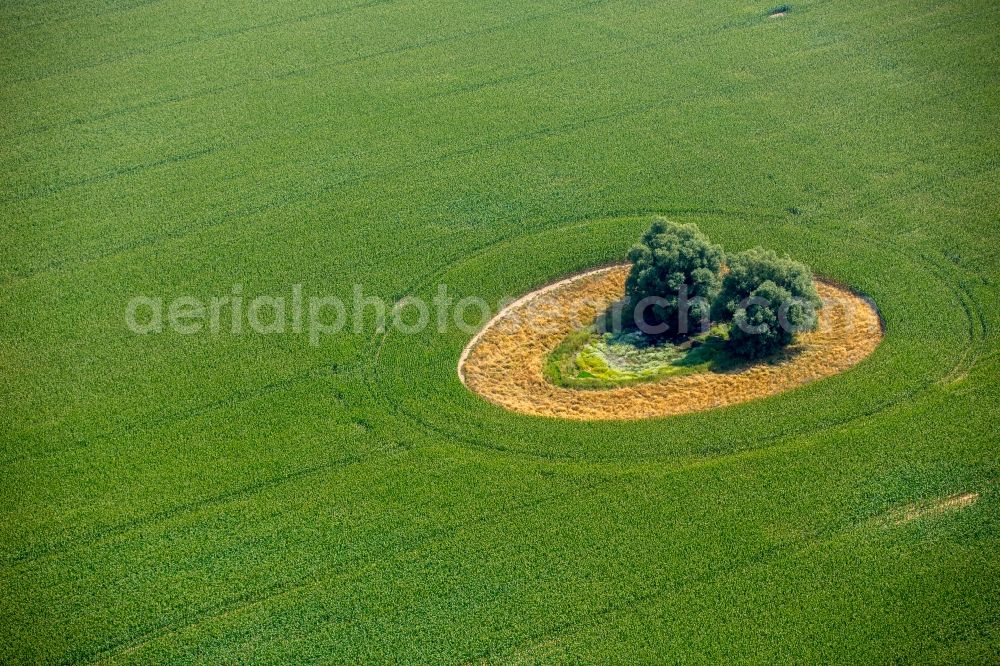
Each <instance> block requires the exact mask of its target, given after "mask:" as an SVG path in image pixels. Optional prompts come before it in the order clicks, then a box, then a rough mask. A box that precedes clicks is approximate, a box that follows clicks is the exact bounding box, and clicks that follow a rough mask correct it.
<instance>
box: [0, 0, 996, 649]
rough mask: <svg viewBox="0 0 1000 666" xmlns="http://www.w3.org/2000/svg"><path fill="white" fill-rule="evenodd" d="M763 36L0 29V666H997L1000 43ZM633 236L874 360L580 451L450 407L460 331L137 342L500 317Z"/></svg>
mask: <svg viewBox="0 0 1000 666" xmlns="http://www.w3.org/2000/svg"><path fill="white" fill-rule="evenodd" d="M215 5H218V6H215ZM772 7H774V5H770V4H754V3H749V4H746V3H743V4H741V3H731V2H692V1H690V0H678V1H675V2H670V3H668V2H647V1H643V0H586V1H584V0H536V1H535V2H520V3H496V2H481V1H479V0H472V1H467V2H449V1H447V0H369V1H364V0H362V1H360V2H354V3H353V4H352V3H351V0H327V1H326V2H320V1H319V0H289V1H288V2H282V3H264V2H260V3H250V2H245V1H244V2H230V3H205V2H195V1H193V0H77V1H76V2H68V1H66V0H49V1H43V0H9V1H8V2H5V3H3V5H2V7H0V35H2V36H0V45H2V46H0V58H2V63H3V67H2V69H0V88H2V90H3V92H2V93H0V134H2V136H3V147H4V150H3V152H2V157H0V169H2V176H0V200H2V201H3V205H2V208H0V210H2V218H3V227H2V228H3V232H2V234H3V236H2V239H3V242H2V243H0V395H2V404H0V419H2V420H0V436H2V451H0V464H2V467H3V471H2V481H0V487H2V497H0V499H2V509H0V512H2V513H0V568H2V574H0V590H2V594H0V627H2V629H0V662H2V663H143V664H146V663H178V662H182V663H183V662H195V661H196V662H202V663H209V664H213V663H219V662H241V663H242V662H255V663H273V662H331V661H333V662H346V663H383V662H420V663H427V662H432V663H449V662H453V663H467V662H479V661H489V662H499V663H522V662H529V663H532V662H585V663H594V662H597V663H604V662H622V663H644V662H650V661H655V662H678V661H680V662H690V661H693V662H705V661H708V662H718V661H741V662H758V663H773V662H790V661H796V662H804V663H812V662H834V663H872V662H876V663H884V662H889V661H893V662H902V663H915V662H916V663H928V662H930V663H956V662H958V663H988V662H996V661H998V660H1000V494H998V486H997V481H998V479H1000V456H998V449H1000V446H998V444H1000V416H998V414H1000V389H998V385H1000V381H998V380H1000V356H998V354H997V350H998V348H1000V341H998V337H997V336H998V331H997V322H998V318H1000V284H998V281H997V280H998V276H1000V270H998V268H1000V262H998V246H1000V185H998V180H1000V132H998V130H1000V5H998V4H997V3H995V2H985V1H982V0H968V1H957V2H952V1H933V2H932V1H928V0H911V1H910V2H902V1H901V0H887V1H886V2H858V1H857V0H846V1H844V2H830V1H829V0H802V2H798V3H795V4H793V5H792V7H791V11H789V12H788V13H787V15H785V16H783V17H780V18H769V17H768V16H767V14H768V11H769V10H770V9H772ZM653 214H661V215H664V216H666V217H668V218H669V219H672V220H676V221H679V222H694V223H697V224H698V225H699V227H700V228H701V229H702V230H703V231H705V232H706V233H707V234H709V235H710V236H711V238H712V239H713V240H714V241H715V242H718V243H721V244H722V245H724V246H725V247H726V248H727V250H733V251H736V250H741V249H745V248H748V247H752V246H755V245H763V246H765V247H769V248H773V249H775V250H777V251H779V252H780V253H788V254H789V255H790V256H792V257H794V258H796V259H797V260H800V261H804V262H806V263H808V264H809V265H810V266H812V268H813V269H814V270H815V271H816V272H817V273H818V274H820V275H823V276H826V277H828V278H830V279H833V280H836V281H839V282H843V283H846V284H848V285H850V286H852V287H854V288H856V289H858V290H860V291H862V292H863V293H865V294H868V295H870V296H871V297H872V298H873V299H874V300H875V302H876V303H877V304H878V307H879V309H880V310H881V313H882V315H883V317H884V320H885V325H886V337H885V339H884V341H883V342H882V344H881V346H880V347H879V348H878V349H877V350H876V352H875V353H874V354H873V355H872V356H871V357H870V358H868V359H867V360H865V361H864V362H863V363H862V364H861V365H859V366H858V367H856V368H854V369H853V370H851V371H848V372H847V373H845V374H842V375H839V376H836V377H833V378H830V379H826V380H823V381H819V382H815V383H813V384H810V385H807V386H805V387H803V388H800V389H796V390H793V391H790V392H787V393H784V394H782V395H780V396H777V397H773V398H769V399H765V400H761V401H758V402H751V403H746V404H743V405H739V406H737V407H733V408H727V409H723V410H715V411H709V412H705V413H701V414H695V415H689V416H684V417H677V418H668V419H659V420H647V421H635V422H592V423H578V422H570V421H561V420H555V419H542V418H533V417H528V416H522V415H517V414H513V413H509V412H506V411H504V410H502V409H500V408H498V407H495V406H493V405H491V404H489V403H487V402H486V401H484V400H482V399H480V398H479V397H477V396H475V395H474V394H472V393H471V392H470V391H468V390H467V389H466V388H465V387H464V386H463V385H462V384H461V382H460V381H459V379H458V377H457V375H456V364H457V361H458V358H459V355H460V353H461V351H462V349H463V347H464V346H465V345H466V344H467V343H468V341H469V339H470V335H469V334H468V333H467V332H463V331H461V330H457V329H456V328H455V327H450V328H449V330H447V331H446V332H444V333H439V332H438V331H437V330H434V328H433V327H430V328H428V329H427V330H425V331H424V332H422V333H419V334H417V335H401V334H398V333H396V332H392V331H390V332H389V333H387V334H386V333H379V332H378V331H377V330H376V329H375V328H374V326H365V327H363V328H362V330H359V331H357V332H355V331H354V330H345V331H343V332H341V333H340V334H337V335H327V336H323V337H322V339H320V340H319V344H311V342H310V338H309V336H308V335H307V334H306V333H305V332H302V333H296V332H288V333H285V334H274V335H262V334H256V333H253V332H247V331H243V332H242V333H241V334H239V335H236V334H231V331H228V329H225V328H224V330H223V332H222V333H220V334H211V333H209V332H202V333H199V334H193V335H183V334H180V333H177V332H172V331H165V332H163V333H159V334H149V335H137V334H135V333H133V332H131V331H130V330H129V329H128V327H127V326H126V324H125V312H126V308H127V304H128V303H129V301H130V299H132V298H133V297H134V296H136V295H145V296H149V297H157V298H162V299H164V300H165V301H170V300H171V299H174V298H176V297H179V296H188V295H189V296H193V297H196V298H199V299H209V298H211V297H214V296H226V295H228V294H230V293H231V292H232V290H233V285H237V284H238V285H240V288H241V289H242V292H243V294H245V295H246V298H247V299H250V298H252V297H254V296H256V295H267V294H273V295H286V294H289V293H290V290H291V289H292V288H293V285H302V287H303V289H304V290H305V292H306V293H309V294H333V295H338V296H340V297H342V298H343V299H345V301H346V300H349V299H350V298H351V295H352V289H353V286H354V285H356V284H357V285H363V288H364V292H365V294H372V295H377V296H380V297H383V298H385V299H390V300H391V301H395V300H397V299H399V298H401V297H403V296H406V295H416V296H421V297H426V298H430V297H431V296H432V295H433V294H434V293H435V291H436V290H437V289H438V285H442V284H443V285H447V288H448V291H449V294H451V295H453V296H454V297H455V298H462V297H464V296H480V297H483V298H485V299H487V300H488V301H489V302H496V301H497V300H498V299H501V298H506V297H515V296H518V295H520V294H523V293H525V292H528V291H530V290H531V289H533V288H535V287H537V286H539V285H543V284H546V283H548V282H551V281H552V280H555V279H557V278H559V277H561V276H565V275H568V274H571V273H573V272H576V271H581V270H584V269H587V268H589V267H593V266H599V265H604V264H609V263H613V262H619V261H622V260H623V258H624V256H625V253H626V251H627V249H628V247H629V246H630V245H631V244H632V243H633V242H634V240H635V239H636V238H638V236H639V235H640V233H641V232H642V231H643V230H644V229H645V228H646V227H647V226H648V224H649V220H650V217H651V216H652V215H653ZM959 493H978V494H979V499H978V501H977V502H975V503H972V504H971V505H969V506H965V507H964V508H952V509H950V510H949V509H940V510H938V509H930V510H928V511H926V512H925V513H923V514H921V513H920V510H921V509H920V508H921V507H923V508H929V507H933V506H934V504H933V503H934V502H936V501H939V500H941V499H943V498H946V497H949V496H952V495H956V494H959ZM911 514H912V515H911ZM918 514H919V515H918ZM904 515H910V518H912V519H910V518H907V519H900V518H899V516H904ZM914 516H915V517H914Z"/></svg>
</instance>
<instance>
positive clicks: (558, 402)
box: [458, 265, 883, 421]
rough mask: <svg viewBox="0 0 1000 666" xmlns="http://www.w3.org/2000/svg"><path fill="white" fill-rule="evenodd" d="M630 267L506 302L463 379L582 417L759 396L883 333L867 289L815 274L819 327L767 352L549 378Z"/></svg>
mask: <svg viewBox="0 0 1000 666" xmlns="http://www.w3.org/2000/svg"><path fill="white" fill-rule="evenodd" d="M628 270H629V266H628V265H618V266H612V267H608V268H601V269H597V270H594V271H590V272H587V273H583V274H580V275H577V276H574V277H571V278H567V279H564V280H561V281H559V282H556V283H554V284H551V285H549V286H547V287H544V288H542V289H539V290H538V291H534V292H532V293H530V294H527V295H525V296H523V297H522V298H520V299H518V300H517V301H515V302H514V303H512V304H511V305H509V306H508V307H507V308H505V309H504V310H503V311H501V312H500V313H499V314H497V316H496V317H494V318H493V319H492V320H491V321H490V322H489V323H488V324H487V325H486V326H485V327H484V328H483V329H482V330H481V331H480V332H479V333H478V334H477V335H476V336H475V337H474V338H473V339H472V340H471V341H470V342H469V344H468V345H467V346H466V348H465V350H464V351H463V353H462V356H461V358H460V359H459V365H458V374H459V377H460V378H461V380H462V382H463V383H464V384H465V385H466V386H467V387H468V388H469V389H471V390H472V391H474V392H475V393H477V394H478V395H480V396H482V397H483V398H485V399H486V400H488V401H489V402H492V403H494V404H496V405H499V406H501V407H504V408H506V409H509V410H511V411H514V412H518V413H522V414H530V415H535V416H548V417H557V418H564V419H574V420H584V421H592V420H614V419H642V418H652V417H663V416H673V415H678V414H686V413H690V412H699V411H704V410H707V409H713V408H717V407H725V406H728V405H735V404H738V403H742V402H747V401H750V400H756V399H759V398H764V397H768V396H772V395H776V394H778V393H782V392H784V391H788V390H790V389H793V388H795V387H797V386H801V385H803V384H807V383H809V382H813V381H816V380H819V379H822V378H824V377H829V376H831V375H835V374H838V373H841V372H844V371H845V370H847V369H848V368H851V367H853V366H854V365H857V364H858V363H859V362H861V361H862V360H863V359H864V358H865V357H867V356H868V355H870V354H871V353H872V352H873V351H874V350H875V348H876V347H877V346H878V344H879V342H880V341H881V340H882V336H883V329H882V322H881V319H880V317H879V314H878V311H877V310H876V309H875V307H874V305H873V304H872V303H871V302H870V301H869V300H868V299H866V298H864V297H863V296H861V295H859V294H857V293H855V292H854V291H851V290H850V289H847V288H845V287H842V286H839V285H835V284H833V283H830V282H826V281H823V280H817V281H816V286H817V289H818V290H819V294H820V296H821V297H822V299H823V302H824V306H823V308H822V310H821V316H820V326H819V328H818V330H816V331H813V332H811V333H807V334H803V335H801V336H800V338H799V339H798V340H797V341H796V343H795V344H794V345H792V346H791V347H789V348H788V349H787V350H785V352H783V353H782V354H781V356H779V357H778V358H775V359H772V360H771V361H769V362H761V363H757V364H753V365H749V366H746V367H743V368H740V369H737V370H730V371H726V372H711V371H709V372H702V373H697V374H687V375H680V376H676V377H667V378H665V379H661V380H659V381H656V382H650V383H645V384H635V385H630V386H623V387H619V388H613V389H598V390H594V389H586V390H581V389H570V388H564V387H560V386H556V385H554V384H552V383H551V382H549V381H548V380H546V378H545V377H544V374H543V367H544V364H545V359H546V357H547V356H548V354H550V353H551V352H552V351H553V350H554V349H555V348H556V347H557V346H558V345H559V343H560V342H561V341H562V340H564V339H565V338H566V336H567V335H569V334H570V333H572V332H573V331H574V330H576V329H577V328H579V327H580V326H581V324H585V323H586V322H587V321H590V320H592V319H593V318H594V317H595V316H596V315H597V313H598V312H600V311H602V310H603V309H604V308H606V307H607V306H608V305H609V304H611V303H612V302H614V301H615V300H617V299H619V298H621V297H622V295H623V293H624V285H625V278H626V276H627V275H628Z"/></svg>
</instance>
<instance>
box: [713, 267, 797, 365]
mask: <svg viewBox="0 0 1000 666" xmlns="http://www.w3.org/2000/svg"><path fill="white" fill-rule="evenodd" d="M815 321H816V317H815V310H814V309H813V308H812V306H811V305H810V304H808V303H805V302H804V301H802V300H799V299H795V298H793V297H792V294H791V292H789V291H788V290H787V289H782V288H781V287H779V286H778V285H776V284H775V283H774V282H771V281H770V280H766V281H765V282H764V283H763V284H761V285H760V286H759V287H757V288H756V289H754V290H753V291H752V292H750V296H749V298H747V299H746V300H744V301H743V302H742V303H741V305H740V306H739V307H737V308H736V312H735V313H734V314H733V320H732V327H731V328H730V330H729V342H728V344H727V348H728V349H729V351H730V353H732V354H734V355H736V356H741V357H743V358H748V359H757V358H761V357H762V356H769V355H770V354H773V353H775V352H777V351H778V350H779V349H781V348H783V347H785V346H787V345H789V344H791V342H792V340H794V339H795V334H796V333H797V332H799V331H803V330H809V329H810V328H812V327H814V326H815Z"/></svg>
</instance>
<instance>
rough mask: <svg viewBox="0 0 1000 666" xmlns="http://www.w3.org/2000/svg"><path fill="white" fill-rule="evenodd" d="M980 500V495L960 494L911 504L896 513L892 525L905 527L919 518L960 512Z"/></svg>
mask: <svg viewBox="0 0 1000 666" xmlns="http://www.w3.org/2000/svg"><path fill="white" fill-rule="evenodd" d="M978 500H979V493H960V494H958V495H951V496H949V497H945V498H943V499H939V500H935V501H933V502H924V503H920V504H911V505H909V506H907V507H905V508H903V509H900V510H899V511H897V512H895V514H894V515H893V516H892V518H891V523H892V524H893V525H904V524H906V523H909V522H912V521H914V520H917V519H919V518H926V517H930V516H939V515H941V514H943V513H949V512H951V511H958V510H959V509H964V508H965V507H967V506H972V505H973V504H975V503H976V502H977V501H978Z"/></svg>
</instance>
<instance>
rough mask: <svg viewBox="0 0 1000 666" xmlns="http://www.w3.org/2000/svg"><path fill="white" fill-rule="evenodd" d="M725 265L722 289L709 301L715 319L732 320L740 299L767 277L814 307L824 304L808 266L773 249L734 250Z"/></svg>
mask: <svg viewBox="0 0 1000 666" xmlns="http://www.w3.org/2000/svg"><path fill="white" fill-rule="evenodd" d="M726 264H727V267H728V268H729V272H728V273H726V275H725V277H724V278H723V279H722V290H721V291H720V292H719V295H718V296H717V297H716V299H715V301H714V302H713V304H712V319H714V320H715V321H728V320H729V319H731V318H732V317H733V315H734V314H735V313H736V310H737V308H738V307H739V305H740V302H742V301H743V300H744V299H746V298H748V297H749V296H750V292H752V291H753V290H754V289H756V288H758V287H760V286H761V285H762V284H764V283H765V282H767V281H768V280H770V281H771V282H773V283H774V284H775V285H777V286H779V287H781V288H782V289H784V290H786V291H788V293H789V294H791V296H792V298H795V299H798V300H801V301H803V302H805V303H807V304H810V305H812V307H813V309H815V310H818V309H819V308H820V306H821V305H822V304H823V303H822V301H821V300H820V298H819V294H818V293H817V292H816V285H815V284H813V276H812V271H810V270H809V267H808V266H806V265H805V264H801V263H799V262H797V261H793V260H791V259H789V258H788V257H779V256H778V255H777V253H775V252H774V251H773V250H765V249H763V248H760V247H755V248H753V249H751V250H745V251H744V252H737V253H736V254H731V255H729V256H728V257H727V259H726Z"/></svg>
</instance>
